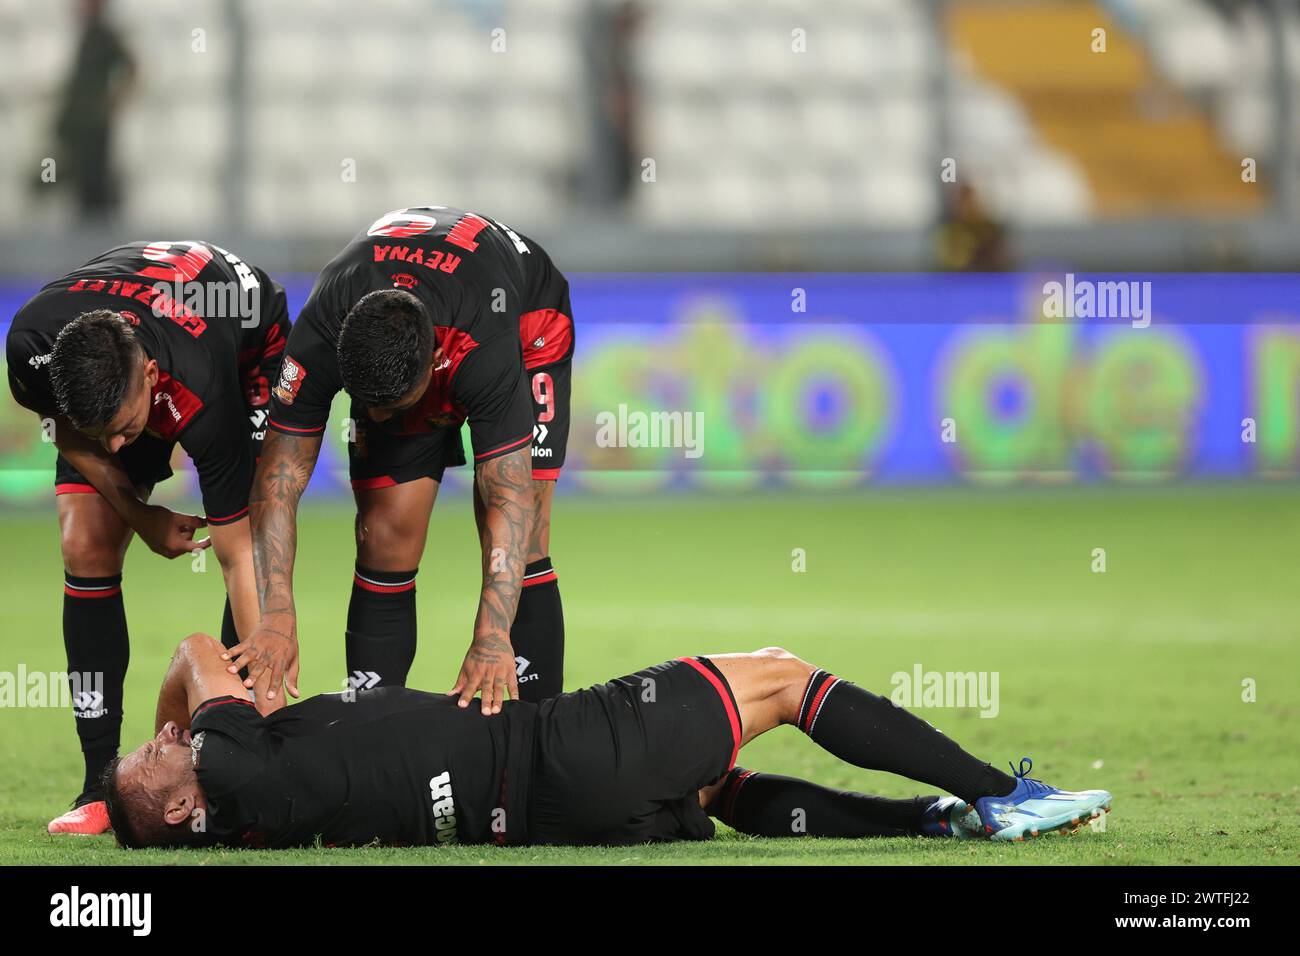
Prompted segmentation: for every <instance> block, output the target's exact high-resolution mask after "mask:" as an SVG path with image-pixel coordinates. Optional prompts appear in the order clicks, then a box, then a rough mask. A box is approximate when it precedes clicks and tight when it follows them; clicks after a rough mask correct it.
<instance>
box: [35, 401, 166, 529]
mask: <svg viewBox="0 0 1300 956" xmlns="http://www.w3.org/2000/svg"><path fill="white" fill-rule="evenodd" d="M54 435H55V439H54V444H55V447H57V448H58V449H59V452H60V453H61V454H62V455H63V457H64V458H66V459H67V460H68V462H69V463H70V464H71V465H72V467H73V468H75V469H77V471H78V472H79V473H80V474H81V475H82V476H84V477H85V479H86V480H87V481H88V482H90V484H91V485H92V486H93V487H94V489H95V490H96V491H97V492H99V493H100V495H101V496H102V497H103V498H104V500H105V501H107V502H108V503H109V505H110V506H111V507H112V509H113V510H114V511H116V512H117V514H118V517H120V518H121V519H122V520H123V521H125V522H126V523H127V524H128V525H130V526H131V527H133V528H134V527H135V526H136V523H137V522H138V520H139V518H140V515H141V511H142V508H143V507H144V504H145V502H143V501H141V500H140V496H139V494H137V492H136V490H135V486H134V485H132V484H131V479H130V477H129V476H128V475H127V473H126V469H125V468H123V467H122V463H121V462H120V461H119V460H118V458H117V456H116V455H110V454H109V453H108V452H106V451H104V449H103V448H102V447H100V445H99V444H98V443H97V442H95V441H94V440H93V439H90V438H87V437H86V436H85V435H83V434H81V432H79V431H77V430H76V429H75V428H73V427H72V423H71V422H69V421H68V420H67V419H66V418H64V417H63V416H58V417H57V418H56V419H55V422H54Z"/></svg>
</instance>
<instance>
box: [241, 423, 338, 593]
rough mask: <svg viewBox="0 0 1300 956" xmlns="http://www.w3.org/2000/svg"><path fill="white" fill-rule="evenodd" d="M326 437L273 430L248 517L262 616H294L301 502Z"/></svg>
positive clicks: (256, 480)
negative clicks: (295, 558) (304, 435)
mask: <svg viewBox="0 0 1300 956" xmlns="http://www.w3.org/2000/svg"><path fill="white" fill-rule="evenodd" d="M320 446H321V436H319V435H316V436H309V437H299V436H296V435H286V434H284V433H282V432H277V431H271V430H268V431H267V434H266V439H265V441H264V443H263V448H262V457H261V460H260V461H259V462H258V464H257V472H256V474H255V475H254V477H253V490H252V493H251V494H250V496H249V500H248V517H249V521H250V522H251V527H252V536H253V571H254V574H255V575H256V578H257V599H258V606H259V608H260V609H261V612H262V616H263V617H264V618H265V617H267V616H269V615H276V614H285V615H289V616H291V617H292V616H293V612H294V607H293V563H294V557H295V555H296V553H297V550H298V502H299V500H300V499H301V498H302V493H303V491H305V490H306V488H307V482H308V481H309V480H310V479H311V473H312V471H313V469H315V467H316V459H317V457H318V456H319V455H320Z"/></svg>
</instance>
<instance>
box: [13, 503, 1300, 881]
mask: <svg viewBox="0 0 1300 956" xmlns="http://www.w3.org/2000/svg"><path fill="white" fill-rule="evenodd" d="M351 525H352V521H351V514H350V512H349V511H347V510H346V509H343V508H330V507H322V506H318V507H317V508H313V509H309V510H306V511H305V513H304V518H303V521H302V528H301V534H300V550H299V561H298V573H297V595H298V607H299V614H300V619H299V629H300V634H301V640H302V652H303V667H302V674H301V686H302V688H303V691H304V693H305V694H313V693H320V692H325V691H335V690H338V689H339V688H340V686H341V680H342V676H343V639H342V632H343V621H344V613H345V608H346V604H347V598H348V591H349V587H350V573H351V566H352V560H353V557H352V544H351ZM472 529H473V522H472V517H471V515H470V508H469V504H468V501H467V500H466V498H465V496H464V494H463V493H460V494H452V493H445V494H444V500H443V501H442V502H440V504H439V506H438V508H437V509H436V511H435V517H434V521H433V527H432V530H431V532H430V545H429V549H428V551H427V552H426V554H425V558H424V561H423V563H422V566H421V570H420V583H419V613H420V635H421V638H420V640H421V644H420V651H419V656H418V658H417V660H416V664H415V668H414V671H413V673H412V676H411V683H412V685H413V686H416V687H421V688H426V689H430V690H446V689H448V688H449V687H450V686H451V683H452V680H453V678H454V676H455V673H456V670H457V668H458V666H459V664H460V661H461V657H462V655H463V653H464V650H465V646H466V643H467V641H468V639H469V633H470V625H471V621H472V617H473V613H474V607H475V600H476V594H477V583H476V578H477V573H478V572H477V567H478V559H477V558H476V556H475V554H474V550H473V548H474V544H475V542H474V536H473V530H472ZM553 534H554V538H553V545H552V552H553V554H554V557H555V560H556V564H557V567H558V568H559V570H560V581H561V587H562V590H563V594H564V601H565V616H566V621H567V630H568V663H567V670H568V675H567V681H566V686H568V687H570V688H576V687H581V686H586V685H588V684H590V683H594V682H597V681H600V680H604V679H607V678H610V677H614V676H618V675H621V674H624V673H627V672H630V671H633V670H636V669H638V668H640V667H642V666H644V665H647V664H651V663H655V662H658V661H660V660H663V659H666V658H669V657H675V656H679V655H682V654H694V653H705V652H711V651H712V652H721V651H739V650H752V649H755V648H758V647H763V646H766V645H773V644H779V645H782V646H785V647H787V648H789V649H791V650H792V651H794V652H795V653H797V654H799V655H800V656H802V657H804V658H805V659H807V660H810V661H812V662H815V663H817V664H819V665H820V666H822V667H825V668H827V669H829V670H831V671H833V672H834V673H836V674H839V675H840V676H843V677H846V678H848V679H850V680H853V681H855V682H857V683H859V684H861V685H863V686H866V687H868V688H872V689H874V690H877V691H879V692H883V693H889V691H890V678H891V675H892V674H894V673H895V672H897V671H907V672H910V671H911V670H912V669H913V667H914V666H915V665H916V664H918V663H919V664H920V665H922V666H923V667H924V668H925V669H926V670H937V671H996V672H997V673H998V675H999V680H1000V685H999V689H1000V701H999V704H1000V708H999V712H998V714H997V716H996V717H993V718H991V719H990V718H982V717H980V716H979V715H978V713H977V712H976V710H974V709H971V708H967V709H939V708H931V709H925V710H921V711H920V713H921V714H922V716H924V717H925V718H926V719H927V720H929V721H931V722H932V723H934V724H935V725H936V726H937V727H939V728H940V729H942V730H943V731H945V732H946V733H948V734H949V735H951V736H953V737H955V738H956V739H957V740H958V741H959V742H960V743H962V744H963V746H965V747H966V748H967V749H968V750H971V751H973V752H975V753H977V754H979V755H981V756H982V757H984V758H985V759H988V760H991V761H993V762H995V763H996V764H997V765H999V766H1005V764H1006V762H1007V761H1008V760H1017V759H1018V758H1019V757H1020V756H1021V755H1022V754H1028V755H1031V756H1033V757H1034V759H1035V773H1034V775H1035V776H1041V777H1042V778H1043V779H1045V780H1047V781H1048V782H1050V783H1055V784H1056V785H1058V786H1063V787H1073V788H1087V787H1104V788H1106V789H1109V790H1110V791H1112V793H1113V794H1114V797H1115V801H1114V812H1113V813H1112V814H1111V815H1110V816H1109V817H1108V818H1107V821H1106V822H1107V827H1106V831H1105V832H1093V831H1091V830H1089V829H1087V828H1085V829H1084V830H1083V832H1081V833H1080V834H1079V835H1077V836H1074V837H1063V836H1058V835H1051V836H1047V837H1044V838H1042V839H1040V840H1038V841H1031V842H1027V843H1024V844H1011V845H1001V844H990V843H986V842H979V843H975V844H972V843H963V842H956V841H939V840H920V839H894V840H874V841H873V840H863V841H850V840H806V839H784V840H759V839H751V838H748V837H744V836H741V835H739V834H736V833H733V832H730V831H728V830H726V828H723V827H719V836H718V838H717V839H715V840H714V841H712V842H711V843H706V844H677V845H670V846H642V847H633V848H617V849H598V848H580V849H549V848H547V849H531V848H515V849H509V850H503V849H499V848H491V847H456V848H420V849H401V850H397V849H385V848H365V849H357V850H327V849H315V850H301V851H283V852H257V851H239V852H234V851H219V850H211V851H190V852H170V851H169V852H126V851H119V850H117V849H116V848H115V847H114V846H113V843H112V840H111V837H107V836H106V837H103V838H76V837H50V836H48V835H47V834H46V833H45V829H44V828H45V823H46V821H47V820H48V819H49V818H50V817H52V816H53V815H55V814H56V813H58V812H60V811H62V810H63V809H64V808H65V807H66V804H67V802H68V801H69V800H70V798H71V797H72V796H73V795H74V794H75V793H76V791H77V789H78V784H79V781H80V776H81V771H80V766H79V765H80V759H79V754H78V751H77V746H76V737H75V734H74V731H73V726H72V723H73V718H72V717H71V715H70V714H69V713H67V712H65V711H61V710H54V709H36V708H15V709H4V710H0V765H2V766H3V767H4V773H2V774H0V863H25V864H100V863H113V864H121V863H136V862H146V863H177V864H204V865H214V864H252V863H277V864H304V863H375V864H397V863H418V864H447V863H457V864H512V863H528V864H537V863H556V864H574V863H581V864H639V865H645V864H662V863H670V864H680V863H692V864H694V863H699V864H719V863H722V864H763V863H796V864H870V863H889V864H927V863H944V864H952V863H979V864H1019V863H1050V864H1139V863H1153V864H1209V863H1217V864H1233V863H1273V864H1295V863H1297V862H1300V813H1298V812H1297V811H1300V787H1298V786H1297V785H1298V784H1300V750H1298V748H1297V747H1296V745H1295V740H1296V733H1297V717H1298V716H1300V584H1298V583H1297V582H1298V581H1300V578H1298V577H1297V567H1300V560H1298V559H1300V553H1298V552H1300V490H1298V489H1297V488H1296V487H1294V486H1282V485H1275V486H1260V485H1235V486H1228V485H1222V486H1220V485H1214V486H1180V487H1165V488H1160V489H1156V488H1137V489H1132V488H1130V489H1117V488H1114V487H1111V488H1073V489H1056V490H1023V489H1022V490H1017V491H1014V492H1012V491H979V490H972V489H961V490H953V489H932V490H926V489H920V490H915V489H914V490H891V489H872V490H870V491H866V492H857V493H852V494H847V493H846V494H823V495H809V494H797V495H794V494H792V495H766V496H762V497H753V496H739V497H734V496H725V495H698V496H689V497H668V496H665V497H663V498H658V499H647V498H636V499H610V498H600V499H583V498H582V497H580V496H565V497H563V498H561V499H560V500H559V501H558V502H557V505H556V514H555V521H554V530H553ZM0 540H3V560H4V574H3V577H2V578H0V587H3V601H4V607H5V613H4V627H3V638H2V640H0V670H4V671H10V672H13V671H16V670H17V668H18V667H19V665H20V663H21V664H23V665H25V666H26V668H27V669H28V670H29V671H31V670H54V671H61V670H63V669H64V668H65V660H64V656H63V648H62V640H61V636H60V614H61V600H62V599H61V590H60V588H61V581H60V560H59V551H58V543H57V535H56V528H55V520H54V516H53V513H52V511H38V512H29V513H23V514H20V513H16V512H10V513H6V514H4V515H0ZM1099 547H1100V548H1105V549H1106V564H1107V568H1106V572H1105V573H1101V574H1099V573H1093V571H1092V570H1091V564H1092V551H1093V549H1094V548H1099ZM796 548H802V549H804V551H805V553H806V561H807V568H806V571H804V572H803V573H796V572H795V571H793V570H792V551H793V549H796ZM125 593H126V603H127V612H128V616H129V620H130V624H131V642H132V647H131V670H130V674H129V677H128V683H127V698H126V699H127V715H126V724H125V728H124V743H125V744H126V745H129V746H134V745H135V744H137V743H138V742H139V741H141V740H143V739H144V738H145V736H146V735H148V734H149V733H151V731H152V728H151V722H152V716H153V705H154V699H155V694H156V691H157V686H158V682H159V680H160V679H161V676H162V673H163V669H164V667H165V665H166V662H167V660H168V657H169V655H170V652H171V650H172V648H173V647H174V645H175V643H176V641H177V640H178V638H180V637H181V636H183V635H185V634H187V633H189V632H191V631H194V630H209V631H213V632H215V631H217V629H218V628H219V624H220V610H221V601H222V596H221V579H220V573H219V571H218V569H217V566H216V562H215V561H210V562H209V564H208V569H207V571H206V573H202V574H200V573H195V572H194V571H192V570H191V567H190V563H189V561H176V562H170V563H169V562H166V561H164V560H162V559H160V558H157V557H154V556H152V555H150V554H149V553H148V552H147V551H146V550H145V549H143V548H142V547H141V546H140V545H139V544H136V545H134V546H133V547H132V551H131V554H130V556H129V558H128V562H127V570H126V580H125ZM1248 678H1249V679H1253V680H1254V681H1255V682H1256V693H1257V699H1256V700H1255V701H1254V702H1247V701H1244V700H1243V681H1245V680H1246V679H1248ZM740 762H741V763H742V764H743V765H744V766H747V767H750V768H753V769H760V770H771V771H779V772H784V773H790V774H796V775H801V776H806V777H809V778H812V779H815V780H818V781H821V782H823V783H827V784H832V785H836V786H841V787H846V788H854V789H858V790H862V791H865V792H873V793H883V794H887V795H896V796H898V795H911V794H914V793H917V792H926V789H927V788H924V787H922V786H919V785H916V784H913V783H911V782H908V781H904V780H901V779H899V778H896V777H892V776H889V775H886V774H880V773H873V772H868V771H863V770H858V769H856V768H854V767H851V766H848V765H845V764H841V763H839V762H838V761H836V760H835V759H834V758H832V757H830V756H829V755H828V754H825V753H823V752H822V751H820V750H819V749H818V748H817V747H816V746H815V745H814V744H813V743H812V742H811V741H809V740H808V739H806V738H805V737H804V736H803V735H801V734H799V733H798V732H797V731H795V730H793V729H792V728H781V729H780V730H778V731H776V732H774V733H772V734H770V735H769V736H768V737H766V738H765V739H763V740H761V741H759V742H757V743H756V744H754V745H751V746H750V747H749V748H747V749H746V750H745V751H744V752H743V753H742V755H741V761H740Z"/></svg>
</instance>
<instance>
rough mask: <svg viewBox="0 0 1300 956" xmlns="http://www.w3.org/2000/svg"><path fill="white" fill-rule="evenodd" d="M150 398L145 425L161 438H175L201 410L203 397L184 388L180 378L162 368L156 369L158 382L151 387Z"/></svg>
mask: <svg viewBox="0 0 1300 956" xmlns="http://www.w3.org/2000/svg"><path fill="white" fill-rule="evenodd" d="M152 400H153V407H152V408H150V409H149V422H148V425H147V426H146V427H147V428H148V429H149V430H150V431H152V432H154V433H155V434H158V435H161V436H162V437H163V438H168V439H175V438H176V437H177V436H178V435H179V434H180V433H181V432H182V431H184V430H185V426H187V425H188V424H189V423H190V422H191V421H193V419H194V416H195V415H197V414H198V413H199V412H201V411H203V399H201V398H199V397H198V396H197V395H195V394H194V393H193V392H191V391H190V390H189V389H188V388H186V387H185V384H184V383H183V382H182V381H181V380H180V379H178V378H173V377H172V376H171V375H170V374H169V373H167V372H164V371H163V370H162V369H159V370H158V384H157V385H155V386H154V387H153V395H152Z"/></svg>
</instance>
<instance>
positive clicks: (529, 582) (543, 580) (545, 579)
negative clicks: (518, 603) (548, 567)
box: [522, 571, 559, 588]
mask: <svg viewBox="0 0 1300 956" xmlns="http://www.w3.org/2000/svg"><path fill="white" fill-rule="evenodd" d="M558 580H559V577H558V576H557V575H556V573H555V572H554V571H551V572H548V573H547V574H543V575H542V576H541V577H539V578H524V581H523V585H522V586H523V587H526V588H530V587H532V586H533V585H534V584H547V583H549V582H551V581H558Z"/></svg>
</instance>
